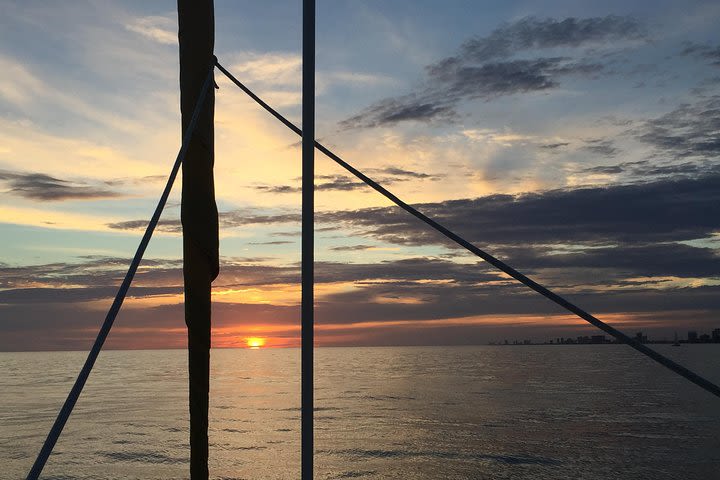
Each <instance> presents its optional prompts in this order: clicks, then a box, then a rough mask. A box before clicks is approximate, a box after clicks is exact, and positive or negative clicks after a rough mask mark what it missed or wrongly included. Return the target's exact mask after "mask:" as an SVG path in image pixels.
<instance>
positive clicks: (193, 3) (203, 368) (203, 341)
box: [177, 0, 219, 480]
mask: <svg viewBox="0 0 720 480" xmlns="http://www.w3.org/2000/svg"><path fill="white" fill-rule="evenodd" d="M177 6H178V27H179V28H178V39H179V43H180V110H181V113H182V129H183V130H182V131H185V129H186V128H187V125H188V123H189V122H190V118H191V116H192V112H193V107H194V106H195V103H196V101H197V98H198V95H199V92H200V89H201V86H202V85H203V81H204V80H205V79H206V78H207V75H208V71H209V69H210V68H211V67H212V66H213V65H214V63H215V62H214V56H213V49H214V44H215V18H214V6H213V0H178V2H177ZM214 112H215V91H214V89H213V88H210V90H209V91H208V93H207V97H206V98H205V102H204V106H203V109H202V111H201V113H200V117H199V119H198V123H197V126H196V128H195V133H194V135H193V137H192V139H191V141H190V145H189V148H188V152H187V155H186V157H185V161H184V162H183V176H182V207H181V208H182V210H181V220H182V226H183V277H184V281H185V323H186V325H187V328H188V369H189V397H190V398H189V403H190V478H191V479H192V480H207V478H208V402H209V390H210V306H211V303H210V289H211V283H212V281H213V280H214V279H215V277H217V275H218V272H219V254H218V214H217V206H216V204H215V187H214V180H213V163H214V156H215V152H214V150H215V149H214V128H213V117H214Z"/></svg>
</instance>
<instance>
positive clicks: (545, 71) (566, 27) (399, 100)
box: [340, 15, 645, 128]
mask: <svg viewBox="0 0 720 480" xmlns="http://www.w3.org/2000/svg"><path fill="white" fill-rule="evenodd" d="M643 38H645V32H644V30H643V28H642V26H641V25H640V23H639V22H638V21H637V20H635V19H633V18H630V17H619V16H613V15H610V16H606V17H595V18H586V19H577V18H566V19H564V20H554V19H545V20H541V19H537V18H532V17H530V18H525V19H522V20H519V21H517V22H514V23H512V24H508V25H504V26H502V27H499V28H497V29H496V30H494V31H493V32H492V33H491V34H490V35H488V36H486V37H477V38H473V39H470V40H468V41H467V42H465V43H464V44H463V45H462V46H461V47H460V49H459V52H458V53H457V54H456V55H454V56H451V57H447V58H444V59H442V60H440V61H438V62H436V63H433V64H431V65H428V66H427V67H426V73H427V77H426V79H425V85H424V87H422V88H421V89H419V90H417V91H415V92H412V93H409V94H407V95H404V96H399V97H393V98H386V99H384V100H381V101H379V102H377V103H375V104H373V105H371V106H370V107H368V108H366V109H365V110H363V111H361V112H360V113H359V114H357V115H354V116H352V117H350V118H348V119H346V120H344V121H342V122H341V123H340V126H341V127H343V128H362V127H378V126H384V125H393V124H396V123H399V122H403V121H409V120H414V121H433V120H439V121H453V120H455V119H456V118H457V117H458V112H457V111H456V107H457V106H458V105H459V104H461V103H462V102H464V101H467V100H473V99H485V100H491V99H494V98H497V97H500V96H505V95H514V94H519V93H528V92H542V91H546V90H550V89H554V88H556V87H558V86H559V84H560V83H559V82H560V78H561V77H563V76H567V75H596V74H598V73H600V72H602V71H603V69H604V67H603V65H602V64H599V63H597V62H593V61H586V60H584V59H574V58H572V57H569V56H567V55H563V56H542V57H537V58H511V57H513V56H514V55H516V54H519V53H522V52H528V51H538V50H548V49H555V50H558V49H562V50H563V53H565V51H566V50H572V49H577V48H578V47H581V46H592V45H598V44H607V43H610V42H617V41H618V40H638V39H643Z"/></svg>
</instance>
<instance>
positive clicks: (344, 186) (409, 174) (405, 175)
mask: <svg viewBox="0 0 720 480" xmlns="http://www.w3.org/2000/svg"><path fill="white" fill-rule="evenodd" d="M366 171H367V173H369V174H378V175H380V176H379V177H376V181H378V182H380V183H382V184H383V185H392V184H394V183H398V182H406V181H410V180H439V179H440V178H442V175H430V174H427V173H421V172H413V171H410V170H403V169H401V168H396V167H384V168H369V169H367V170H366ZM315 179H316V180H319V181H318V182H316V183H315V190H316V191H318V192H323V191H328V192H329V191H335V192H349V191H353V190H365V189H366V188H367V186H366V185H365V183H364V182H362V181H360V180H358V179H357V178H356V177H354V176H350V175H337V174H336V175H316V176H315ZM299 180H300V179H296V181H299ZM253 188H254V189H255V190H259V191H261V192H264V193H273V194H278V193H298V192H300V191H301V190H302V189H301V187H300V186H294V185H255V186H253Z"/></svg>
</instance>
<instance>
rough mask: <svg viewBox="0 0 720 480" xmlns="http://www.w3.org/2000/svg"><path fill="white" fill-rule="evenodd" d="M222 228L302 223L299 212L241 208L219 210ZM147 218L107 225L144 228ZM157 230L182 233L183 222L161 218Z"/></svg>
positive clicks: (127, 228) (109, 226) (113, 227)
mask: <svg viewBox="0 0 720 480" xmlns="http://www.w3.org/2000/svg"><path fill="white" fill-rule="evenodd" d="M218 219H219V223H220V228H221V229H223V228H234V227H240V226H243V225H274V224H282V223H297V224H300V219H301V217H300V214H299V213H271V214H264V213H259V212H258V211H256V210H252V209H240V210H233V211H228V212H219V213H218ZM147 223H148V221H147V220H125V221H122V222H113V223H108V224H107V227H108V228H111V229H113V230H144V229H145V227H147ZM157 230H158V231H160V232H165V233H181V232H182V223H181V222H180V219H179V218H168V219H161V220H160V223H159V224H158V226H157Z"/></svg>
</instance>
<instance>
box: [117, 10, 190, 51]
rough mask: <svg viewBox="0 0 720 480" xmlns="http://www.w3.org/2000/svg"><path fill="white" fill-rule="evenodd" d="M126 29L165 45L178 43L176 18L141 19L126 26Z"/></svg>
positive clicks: (153, 17) (152, 17) (151, 17)
mask: <svg viewBox="0 0 720 480" xmlns="http://www.w3.org/2000/svg"><path fill="white" fill-rule="evenodd" d="M125 28H126V29H127V30H129V31H131V32H135V33H138V34H140V35H142V36H144V37H146V38H149V39H150V40H153V41H155V42H158V43H162V44H164V45H177V43H178V36H177V35H178V34H177V30H178V27H177V21H176V19H175V18H174V17H172V18H171V17H169V16H168V17H161V16H148V17H139V18H136V19H134V20H133V21H131V22H129V23H128V24H126V25H125Z"/></svg>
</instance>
